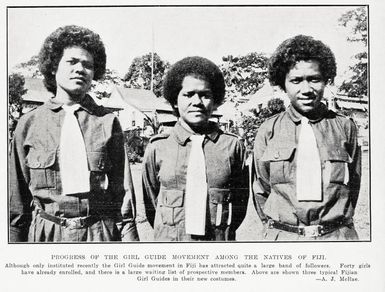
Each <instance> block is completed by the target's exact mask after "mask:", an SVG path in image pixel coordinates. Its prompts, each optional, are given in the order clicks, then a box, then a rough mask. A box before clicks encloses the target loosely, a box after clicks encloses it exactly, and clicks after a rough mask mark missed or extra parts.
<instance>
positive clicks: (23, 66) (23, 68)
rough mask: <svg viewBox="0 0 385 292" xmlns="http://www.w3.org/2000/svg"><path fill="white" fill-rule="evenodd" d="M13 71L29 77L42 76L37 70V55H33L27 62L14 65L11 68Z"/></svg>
mask: <svg viewBox="0 0 385 292" xmlns="http://www.w3.org/2000/svg"><path fill="white" fill-rule="evenodd" d="M13 71H14V72H17V73H20V74H22V75H24V76H25V77H31V78H42V77H43V75H42V74H41V72H40V70H39V56H38V55H34V56H32V57H31V59H29V60H28V61H27V62H23V63H20V64H18V65H16V67H15V68H14V70H13Z"/></svg>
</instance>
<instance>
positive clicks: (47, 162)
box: [25, 150, 56, 169]
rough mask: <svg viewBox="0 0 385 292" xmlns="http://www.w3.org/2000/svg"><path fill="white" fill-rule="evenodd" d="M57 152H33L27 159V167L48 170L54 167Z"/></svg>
mask: <svg viewBox="0 0 385 292" xmlns="http://www.w3.org/2000/svg"><path fill="white" fill-rule="evenodd" d="M55 160H56V151H34V150H31V151H30V152H29V153H28V155H27V157H26V162H25V163H26V165H27V166H28V167H29V168H32V169H33V168H48V167H51V166H52V165H54V163H55Z"/></svg>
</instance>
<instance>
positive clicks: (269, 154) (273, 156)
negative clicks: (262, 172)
mask: <svg viewBox="0 0 385 292" xmlns="http://www.w3.org/2000/svg"><path fill="white" fill-rule="evenodd" d="M295 149H296V147H295V146H292V147H282V148H277V147H273V146H270V147H269V146H268V147H267V148H266V150H265V152H264V153H263V155H262V158H261V161H282V160H289V159H290V158H291V157H292V155H293V153H294V150H295Z"/></svg>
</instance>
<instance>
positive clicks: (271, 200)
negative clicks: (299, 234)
mask: <svg viewBox="0 0 385 292" xmlns="http://www.w3.org/2000/svg"><path fill="white" fill-rule="evenodd" d="M319 110H320V112H321V117H320V118H319V119H317V120H313V121H312V120H310V124H311V126H312V129H313V132H314V135H315V138H316V141H317V146H318V150H319V154H320V158H321V173H322V194H323V197H322V201H317V202H316V201H306V202H303V201H301V202H299V201H298V200H297V198H296V157H297V151H296V150H297V143H298V136H299V131H300V127H301V123H300V121H301V115H300V114H299V113H298V112H297V111H296V110H295V109H294V108H293V107H292V106H290V107H289V108H288V109H287V110H286V111H285V112H282V113H280V114H278V115H276V116H273V117H272V118H270V119H269V120H267V121H265V122H264V123H263V124H262V125H261V127H260V129H259V130H258V133H257V136H256V139H255V147H254V163H255V164H254V166H255V169H256V172H257V177H256V180H254V183H253V189H254V196H255V198H254V200H257V201H259V202H260V203H262V204H264V207H263V212H264V213H265V215H266V216H268V217H270V218H272V219H274V220H278V221H281V222H283V223H287V224H292V225H313V224H324V223H337V222H347V221H349V220H351V218H352V217H353V215H354V209H355V207H356V204H357V199H358V194H359V190H360V180H361V151H360V149H359V147H358V146H357V130H356V126H355V124H354V123H353V121H351V120H350V119H347V118H346V117H343V116H341V115H338V114H336V113H334V112H332V111H328V110H327V109H326V107H325V106H324V105H322V106H321V108H320V109H319ZM304 179H305V180H306V178H304ZM261 198H266V201H265V202H264V200H263V199H262V200H261Z"/></svg>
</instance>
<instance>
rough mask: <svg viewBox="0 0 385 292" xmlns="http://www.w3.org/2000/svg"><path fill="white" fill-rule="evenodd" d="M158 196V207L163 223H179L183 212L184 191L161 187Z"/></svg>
mask: <svg viewBox="0 0 385 292" xmlns="http://www.w3.org/2000/svg"><path fill="white" fill-rule="evenodd" d="M160 196H161V197H160V198H161V200H160V201H159V208H160V212H161V217H162V222H163V224H166V225H171V226H172V225H175V224H177V223H179V222H180V221H181V218H182V212H183V201H184V192H183V191H181V190H167V189H161V191H160Z"/></svg>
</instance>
